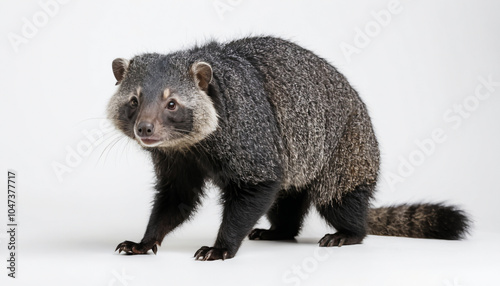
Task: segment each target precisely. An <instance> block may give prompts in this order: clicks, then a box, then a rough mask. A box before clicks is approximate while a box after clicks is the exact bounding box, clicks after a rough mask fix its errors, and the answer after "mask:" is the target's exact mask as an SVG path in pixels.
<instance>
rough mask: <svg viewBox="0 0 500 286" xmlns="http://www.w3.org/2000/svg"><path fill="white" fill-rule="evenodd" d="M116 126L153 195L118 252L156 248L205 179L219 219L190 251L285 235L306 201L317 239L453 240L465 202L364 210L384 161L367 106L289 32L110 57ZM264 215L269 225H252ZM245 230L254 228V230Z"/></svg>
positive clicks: (205, 252) (224, 249)
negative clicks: (216, 192) (139, 231)
mask: <svg viewBox="0 0 500 286" xmlns="http://www.w3.org/2000/svg"><path fill="white" fill-rule="evenodd" d="M112 68H113V73H114V76H115V78H116V81H117V85H118V90H117V92H116V93H115V94H114V95H113V97H112V98H111V100H110V102H109V106H108V116H109V118H110V119H111V120H112V121H113V123H114V125H115V126H116V128H118V129H119V130H120V131H121V132H123V134H125V135H126V136H128V137H130V138H131V139H133V140H135V141H137V143H139V144H140V145H141V146H142V147H143V148H144V149H145V150H147V151H148V153H149V154H150V155H151V159H152V162H153V165H154V170H155V175H156V185H155V189H156V192H155V199H154V203H153V207H152V211H151V216H150V219H149V223H148V225H147V228H146V232H145V234H144V237H143V238H142V240H141V241H140V242H139V243H135V242H131V241H124V242H122V243H120V244H119V245H118V247H117V248H116V250H118V251H119V252H122V251H123V252H125V253H128V254H144V253H147V252H148V251H149V250H152V251H153V252H154V253H155V254H156V252H157V247H158V246H159V245H161V243H162V240H163V238H164V237H165V236H166V235H167V234H168V233H170V232H171V231H172V230H174V229H175V228H176V227H178V226H179V225H181V224H182V223H183V222H185V221H186V220H188V219H189V218H190V217H191V216H192V214H193V213H194V212H195V210H196V208H197V206H198V205H199V204H200V200H201V198H202V197H203V193H204V188H205V186H206V184H207V182H211V183H212V184H213V185H215V186H217V187H218V188H219V189H220V192H221V203H222V205H223V214H222V223H221V225H220V229H219V232H218V235H217V239H216V240H215V243H214V244H213V246H211V247H209V246H203V247H201V248H200V249H199V250H198V251H196V253H195V255H194V256H195V259H197V260H218V259H228V258H232V257H234V256H235V255H236V253H237V251H238V249H239V247H240V245H241V243H242V241H243V239H244V238H245V237H247V236H248V237H249V239H252V240H290V239H294V237H296V236H297V235H298V234H299V232H300V229H301V226H302V224H303V221H304V216H305V215H306V214H307V212H308V210H309V209H310V208H311V207H315V208H316V209H317V211H318V212H319V214H320V215H321V216H322V217H323V218H324V219H325V220H326V221H327V222H328V223H329V224H330V225H331V226H332V227H333V228H335V230H336V232H335V233H333V234H326V235H325V236H324V237H323V238H321V240H320V241H319V246H327V247H330V246H342V245H351V244H359V243H361V242H362V241H363V239H364V238H365V236H366V235H367V234H374V235H390V236H405V237H417V238H435V239H460V238H462V237H464V235H465V234H466V233H467V229H468V226H469V219H468V218H467V216H466V214H465V212H464V211H462V210H460V209H458V208H456V207H454V206H449V205H445V204H442V203H438V204H410V205H399V206H392V207H384V208H371V207H370V201H371V199H372V197H373V195H374V192H375V186H376V183H377V177H378V173H379V166H380V154H379V147H378V143H377V139H376V137H375V133H374V131H373V127H372V124H371V120H370V117H369V115H368V112H367V109H366V106H365V104H364V103H363V102H362V101H361V99H360V97H359V96H358V93H357V92H356V91H355V90H354V89H353V88H352V87H351V86H350V85H349V83H348V82H347V80H346V78H345V77H344V76H343V75H342V74H341V73H340V72H338V71H337V70H336V69H335V68H334V67H333V66H332V65H330V64H329V63H328V62H327V61H325V60H324V59H322V58H320V57H318V56H316V55H315V54H313V53H312V52H310V51H308V50H306V49H304V48H301V47H300V46H298V45H296V44H294V43H291V42H289V41H286V40H282V39H279V38H274V37H251V38H243V39H239V40H235V41H231V42H228V43H217V42H209V43H207V44H205V45H202V46H196V47H194V48H191V49H188V50H182V51H178V52H173V53H170V54H166V55H163V54H155V53H148V54H142V55H138V56H135V57H134V58H132V59H130V60H127V59H115V60H114V61H113V64H112ZM264 214H267V218H268V220H269V222H270V224H271V227H270V228H269V229H253V227H254V226H255V224H256V222H257V221H258V220H259V218H260V217H262V216H263V215H264ZM252 229H253V230H252Z"/></svg>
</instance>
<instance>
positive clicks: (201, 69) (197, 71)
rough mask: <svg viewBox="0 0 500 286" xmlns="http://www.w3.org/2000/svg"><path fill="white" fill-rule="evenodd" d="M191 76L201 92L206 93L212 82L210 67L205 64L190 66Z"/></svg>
mask: <svg viewBox="0 0 500 286" xmlns="http://www.w3.org/2000/svg"><path fill="white" fill-rule="evenodd" d="M191 75H192V76H193V79H194V82H195V83H196V85H197V86H198V87H199V88H200V89H201V90H203V91H205V92H207V91H208V85H209V84H210V82H211V81H212V67H211V66H210V64H208V63H206V62H196V63H194V64H193V65H192V66H191Z"/></svg>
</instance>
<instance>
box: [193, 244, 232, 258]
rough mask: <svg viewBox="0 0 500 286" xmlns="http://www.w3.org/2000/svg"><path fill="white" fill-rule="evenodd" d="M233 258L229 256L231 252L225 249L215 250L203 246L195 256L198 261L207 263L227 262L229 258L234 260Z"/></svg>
mask: <svg viewBox="0 0 500 286" xmlns="http://www.w3.org/2000/svg"><path fill="white" fill-rule="evenodd" d="M232 257H233V256H230V255H229V252H228V251H227V249H225V248H215V247H208V246H202V247H201V248H200V249H199V250H198V251H196V253H195V254H194V258H195V259H196V260H201V261H207V260H219V259H222V260H225V259H227V258H232Z"/></svg>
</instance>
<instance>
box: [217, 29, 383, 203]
mask: <svg viewBox="0 0 500 286" xmlns="http://www.w3.org/2000/svg"><path fill="white" fill-rule="evenodd" d="M225 48H226V49H231V50H232V51H234V53H235V54H237V55H238V56H240V57H242V58H244V59H246V60H248V61H249V62H250V63H251V64H252V65H253V66H254V67H255V68H256V69H257V70H258V71H259V72H260V73H261V74H262V75H263V82H264V89H265V91H266V94H267V96H268V98H269V100H270V102H271V104H272V106H273V108H274V111H275V116H276V120H277V121H278V126H279V130H280V134H281V138H282V141H281V146H280V150H279V151H280V155H281V159H282V163H283V171H284V178H285V180H284V182H283V188H284V189H288V188H290V187H292V186H293V187H304V186H307V185H311V186H313V187H312V188H311V191H314V192H316V194H315V195H313V199H314V200H315V201H317V202H321V203H327V202H330V201H331V200H332V199H337V200H340V198H341V196H342V194H343V193H346V192H349V191H352V190H353V189H354V188H355V187H356V186H357V185H361V184H367V185H368V184H374V183H375V182H376V179H377V173H378V168H379V150H378V144H377V141H376V139H375V134H374V132H373V129H372V126H371V123H370V118H369V116H368V113H367V110H366V107H365V105H364V104H363V102H362V101H361V100H360V98H359V96H358V94H357V92H356V91H355V90H354V89H353V88H352V87H351V86H350V85H349V83H348V82H347V80H346V79H345V77H344V76H343V75H342V74H341V73H339V72H338V71H337V70H336V69H335V68H334V67H333V66H332V65H330V64H329V63H328V62H327V61H325V60H324V59H322V58H320V57H318V56H316V55H315V54H313V53H312V52H310V51H308V50H306V49H303V48H301V47H299V46H297V45H296V44H293V43H291V42H288V41H284V40H280V39H276V38H268V37H264V38H246V39H242V40H238V41H235V42H231V43H229V44H228V45H227V46H226V47H225ZM275 63H278V64H275Z"/></svg>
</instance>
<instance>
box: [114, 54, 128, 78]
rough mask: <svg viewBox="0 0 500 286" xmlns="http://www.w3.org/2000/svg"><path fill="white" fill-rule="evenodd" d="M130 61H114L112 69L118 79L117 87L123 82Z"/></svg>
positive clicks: (120, 59)
mask: <svg viewBox="0 0 500 286" xmlns="http://www.w3.org/2000/svg"><path fill="white" fill-rule="evenodd" d="M128 64H129V61H128V60H127V59H122V58H117V59H115V60H113V64H112V65H111V67H112V68H113V74H114V75H115V78H116V85H119V84H120V83H121V81H122V80H123V76H124V75H125V72H126V71H127V69H128Z"/></svg>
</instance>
